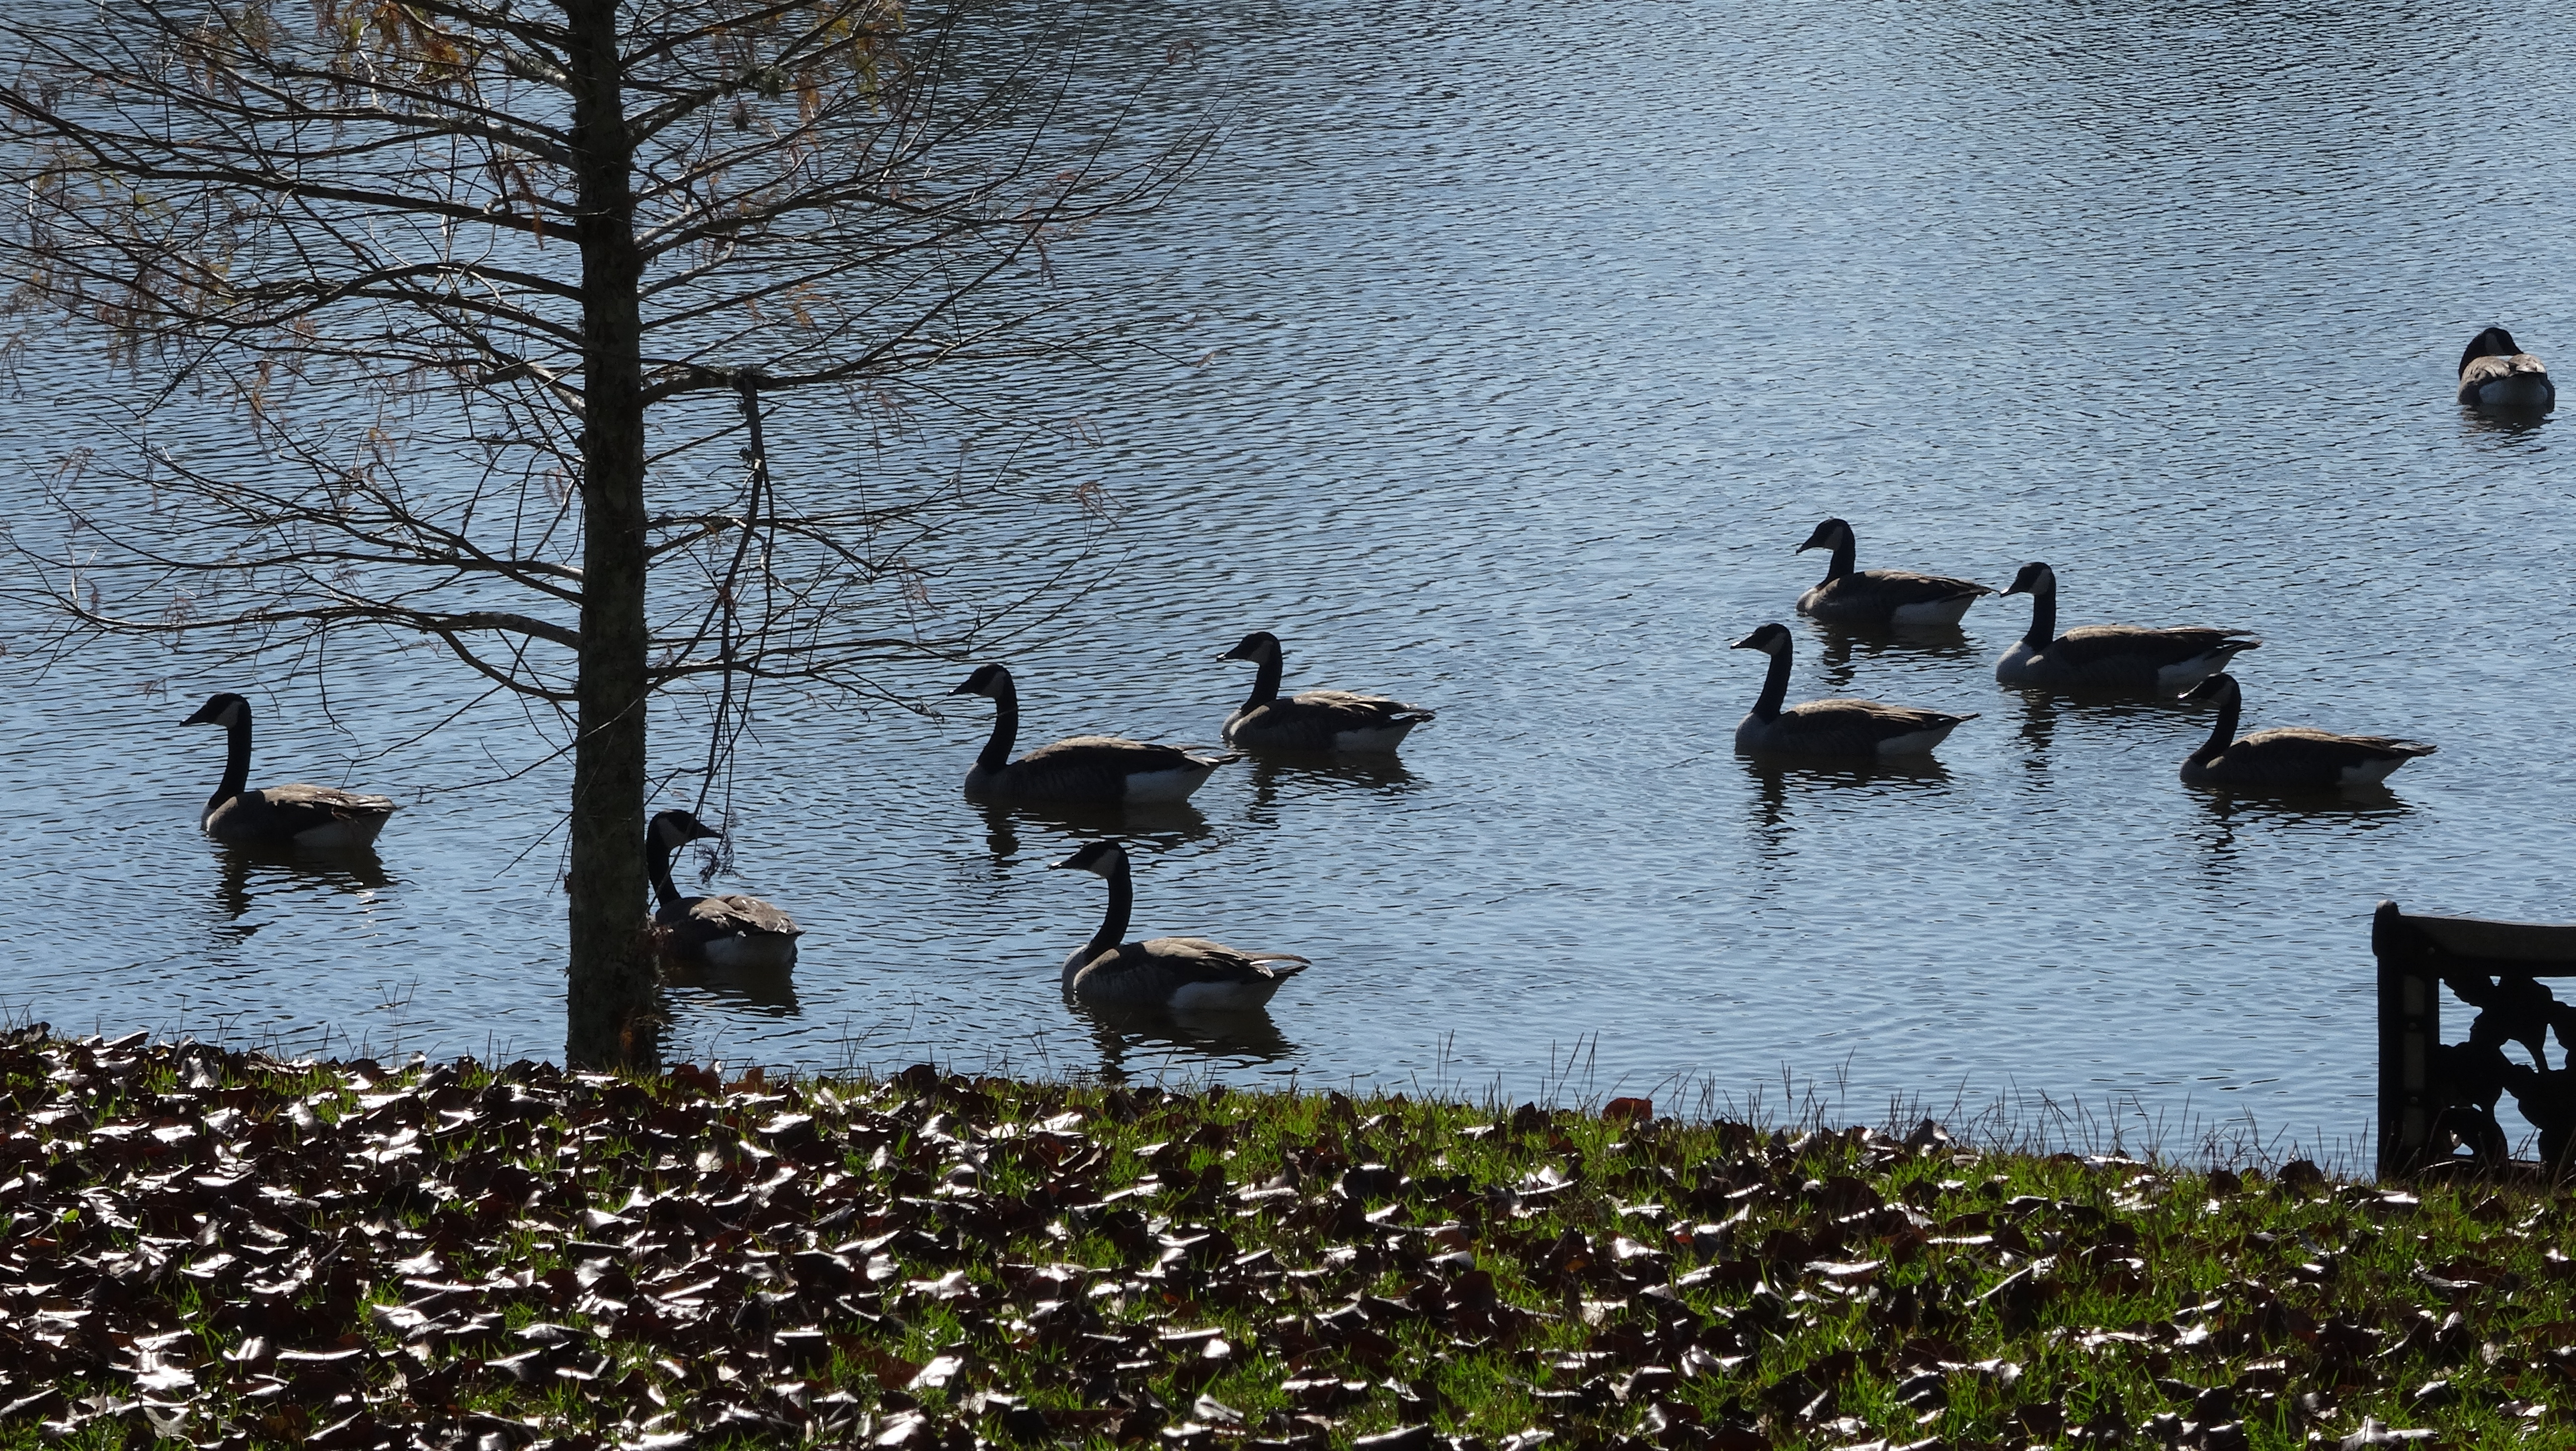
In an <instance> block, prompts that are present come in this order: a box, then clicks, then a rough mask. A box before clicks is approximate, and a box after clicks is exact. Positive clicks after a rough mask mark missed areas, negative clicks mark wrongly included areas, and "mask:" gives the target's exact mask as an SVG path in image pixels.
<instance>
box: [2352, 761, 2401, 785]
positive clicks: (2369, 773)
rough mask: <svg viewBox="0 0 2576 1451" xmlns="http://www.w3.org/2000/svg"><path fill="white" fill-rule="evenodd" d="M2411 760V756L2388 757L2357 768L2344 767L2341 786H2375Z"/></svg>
mask: <svg viewBox="0 0 2576 1451" xmlns="http://www.w3.org/2000/svg"><path fill="white" fill-rule="evenodd" d="M2413 759H2414V757H2412V756H2390V757H2389V758H2388V759H2386V760H2384V761H2364V762H2362V763H2361V764H2360V765H2358V766H2346V767H2344V768H2343V784H2344V785H2346V786H2376V785H2378V784H2379V783H2380V782H2382V781H2385V780H2387V779H2388V777H2389V774H2390V773H2391V772H2393V771H2395V770H2396V769H2397V768H2398V767H2400V766H2403V765H2405V764H2406V763H2407V762H2408V761H2411V760H2413Z"/></svg>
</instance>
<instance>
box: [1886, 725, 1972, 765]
mask: <svg viewBox="0 0 2576 1451" xmlns="http://www.w3.org/2000/svg"><path fill="white" fill-rule="evenodd" d="M1957 729H1958V726H1955V725H1945V726H1938V727H1935V728H1934V729H1932V730H1928V731H1914V732H1912V733H1910V734H1907V735H1901V736H1889V737H1888V738H1887V739H1886V740H1883V741H1880V742H1879V743H1878V754H1879V755H1880V756H1881V757H1887V756H1923V755H1929V754H1931V752H1932V748H1933V747H1935V746H1938V745H1940V744H1941V743H1942V742H1943V741H1946V740H1948V739H1949V738H1950V732H1952V731H1954V730H1957Z"/></svg>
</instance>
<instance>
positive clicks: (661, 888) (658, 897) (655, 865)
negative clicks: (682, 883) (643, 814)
mask: <svg viewBox="0 0 2576 1451" xmlns="http://www.w3.org/2000/svg"><path fill="white" fill-rule="evenodd" d="M644 860H645V862H646V863H647V864H648V865H649V866H650V867H651V868H652V873H653V900H654V901H656V902H659V903H661V904H662V905H663V906H665V907H676V906H678V905H680V889H679V888H677V887H674V886H672V885H671V848H670V847H669V846H668V845H667V844H665V843H664V842H663V840H662V833H660V832H658V831H647V832H645V833H644Z"/></svg>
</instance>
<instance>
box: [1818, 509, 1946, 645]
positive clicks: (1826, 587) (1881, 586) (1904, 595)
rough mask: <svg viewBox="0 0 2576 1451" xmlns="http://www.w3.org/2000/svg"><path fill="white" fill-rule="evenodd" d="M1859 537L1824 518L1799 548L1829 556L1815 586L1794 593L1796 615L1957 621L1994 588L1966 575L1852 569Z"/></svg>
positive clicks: (1881, 621)
mask: <svg viewBox="0 0 2576 1451" xmlns="http://www.w3.org/2000/svg"><path fill="white" fill-rule="evenodd" d="M1859 547H1860V541H1858V540H1857V539H1855V538H1853V537H1852V527H1851V526H1850V525H1849V524H1846V523H1844V522H1843V521H1842V520H1840V519H1827V520H1826V521H1825V522H1823V523H1822V524H1819V525H1817V526H1816V532H1814V533H1813V534H1810V535H1808V536H1807V542H1806V543H1804V544H1801V545H1799V546H1798V548H1797V551H1796V552H1798V553H1800V554H1804V553H1806V552H1807V551H1808V550H1810V549H1829V550H1832V551H1833V559H1832V561H1831V562H1830V563H1828V564H1827V565H1826V566H1825V577H1824V578H1823V579H1821V580H1818V581H1817V582H1816V586H1815V588H1813V589H1811V590H1808V591H1807V592H1806V593H1805V594H1802V595H1800V596H1798V613H1800V614H1802V615H1812V616H1814V617H1815V618H1817V619H1819V620H1822V621H1824V622H1825V623H1827V624H1829V625H1955V624H1957V623H1959V617H1960V616H1962V615H1964V614H1966V613H1967V612H1968V606H1970V605H1973V604H1975V603H1976V602H1977V599H1978V597H1979V596H1981V595H1990V594H1993V593H1994V591H1993V590H1991V589H1988V588H1987V587H1986V586H1984V585H1981V584H1979V583H1977V582H1976V581H1975V580H1969V579H1951V578H1949V577H1947V576H1946V575H1938V574H1916V573H1915V572H1914V571H1912V570H1910V569H1864V570H1859V571H1855V570H1853V568H1852V556H1853V555H1854V553H1856V552H1857V551H1858V549H1859Z"/></svg>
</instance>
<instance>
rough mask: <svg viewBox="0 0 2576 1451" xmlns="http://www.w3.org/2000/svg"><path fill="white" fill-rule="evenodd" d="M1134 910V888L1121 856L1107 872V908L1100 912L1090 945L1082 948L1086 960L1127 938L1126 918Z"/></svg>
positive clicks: (1125, 863) (1132, 913)
mask: <svg viewBox="0 0 2576 1451" xmlns="http://www.w3.org/2000/svg"><path fill="white" fill-rule="evenodd" d="M1135 910H1136V888H1135V886H1134V885H1133V884H1132V883H1131V882H1130V881H1129V880H1128V877H1127V862H1126V860H1125V859H1124V858H1121V859H1120V860H1119V862H1118V864H1117V865H1116V866H1115V867H1113V868H1111V869H1110V872H1109V910H1108V911H1107V912H1106V913H1104V914H1102V916H1101V919H1100V930H1099V931H1097V932H1094V933H1092V934H1091V945H1090V946H1089V947H1087V948H1085V949H1083V953H1082V955H1083V958H1084V960H1086V961H1088V960H1089V959H1091V958H1095V957H1098V956H1099V955H1100V954H1102V953H1104V952H1107V951H1108V950H1109V949H1111V948H1113V947H1116V946H1117V945H1118V944H1119V943H1121V942H1124V941H1126V940H1127V919H1128V918H1129V917H1130V916H1132V915H1134V913H1135Z"/></svg>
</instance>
